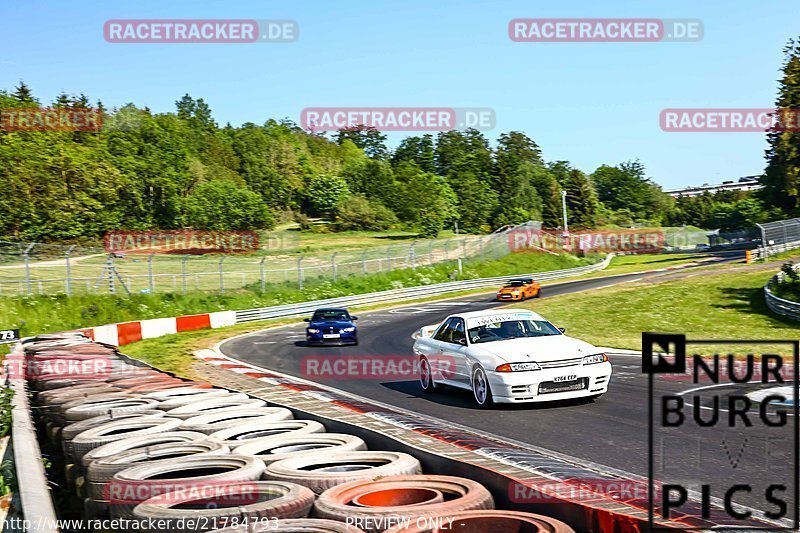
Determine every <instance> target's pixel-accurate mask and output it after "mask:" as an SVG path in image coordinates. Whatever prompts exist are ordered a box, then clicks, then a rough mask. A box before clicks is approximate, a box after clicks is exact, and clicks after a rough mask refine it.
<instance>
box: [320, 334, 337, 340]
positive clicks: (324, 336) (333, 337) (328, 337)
mask: <svg viewBox="0 0 800 533" xmlns="http://www.w3.org/2000/svg"><path fill="white" fill-rule="evenodd" d="M339 337H341V335H339V334H338V333H323V334H322V338H323V339H338V338H339Z"/></svg>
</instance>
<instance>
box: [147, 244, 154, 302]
mask: <svg viewBox="0 0 800 533" xmlns="http://www.w3.org/2000/svg"><path fill="white" fill-rule="evenodd" d="M147 286H148V287H149V289H150V294H153V293H154V292H155V290H156V287H155V283H154V280H153V254H150V255H149V256H147Z"/></svg>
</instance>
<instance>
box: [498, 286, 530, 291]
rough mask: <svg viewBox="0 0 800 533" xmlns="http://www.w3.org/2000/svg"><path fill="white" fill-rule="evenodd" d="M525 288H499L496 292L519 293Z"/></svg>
mask: <svg viewBox="0 0 800 533" xmlns="http://www.w3.org/2000/svg"><path fill="white" fill-rule="evenodd" d="M524 288H525V287H501V288H500V290H499V291H498V292H514V291H521V290H522V289H524Z"/></svg>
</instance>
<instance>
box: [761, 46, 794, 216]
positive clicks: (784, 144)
mask: <svg viewBox="0 0 800 533" xmlns="http://www.w3.org/2000/svg"><path fill="white" fill-rule="evenodd" d="M784 54H785V59H784V63H783V69H782V71H783V77H782V79H781V81H780V88H779V90H778V98H777V100H776V102H775V107H776V108H777V109H778V110H788V111H789V112H792V111H794V112H796V110H797V109H798V108H800V43H798V42H797V41H794V40H791V41H789V43H788V44H787V46H786V48H784ZM767 142H768V144H769V148H768V149H767V152H766V157H767V168H766V170H765V172H764V176H763V177H762V178H761V183H762V184H763V188H762V189H761V190H760V192H759V197H760V198H762V199H763V200H764V202H765V203H766V204H768V205H777V206H778V207H780V208H781V209H782V210H783V211H784V212H785V213H787V214H792V215H794V214H797V212H798V208H800V200H798V194H799V193H800V131H798V130H797V128H796V127H794V128H791V127H790V128H786V131H781V129H780V128H775V129H772V130H771V131H770V132H769V133H768V134H767Z"/></svg>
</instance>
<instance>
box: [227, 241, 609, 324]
mask: <svg viewBox="0 0 800 533" xmlns="http://www.w3.org/2000/svg"><path fill="white" fill-rule="evenodd" d="M613 256H614V254H608V255H607V256H606V257H605V259H603V260H602V261H600V262H598V263H595V264H593V265H587V266H582V267H576V268H567V269H563V270H551V271H549V272H539V273H533V274H531V273H526V274H516V275H512V276H499V277H494V278H479V279H468V280H463V281H447V282H444V283H435V284H433V285H423V286H421V287H409V288H403V289H392V290H388V291H380V292H371V293H367V294H359V295H356V296H342V297H339V298H328V299H327V300H315V301H313V302H303V303H298V304H287V305H277V306H272V307H259V308H256V309H245V310H242V311H236V323H237V324H238V323H242V322H254V321H256V320H267V319H270V318H288V317H295V316H305V315H309V314H311V313H312V312H313V311H314V310H315V309H317V308H319V307H327V306H337V307H345V306H358V305H364V304H375V303H382V302H394V301H398V300H410V299H414V298H424V297H426V296H438V295H441V294H447V293H448V292H456V291H464V290H470V289H481V288H485V287H494V286H496V285H497V284H498V283H502V282H503V281H506V280H508V279H511V278H515V277H533V278H536V279H537V280H538V281H547V280H551V279H561V278H566V277H570V276H575V275H578V274H588V273H590V272H596V271H598V270H603V269H604V268H606V267H607V266H608V264H609V263H610V262H611V258H612V257H613Z"/></svg>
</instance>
